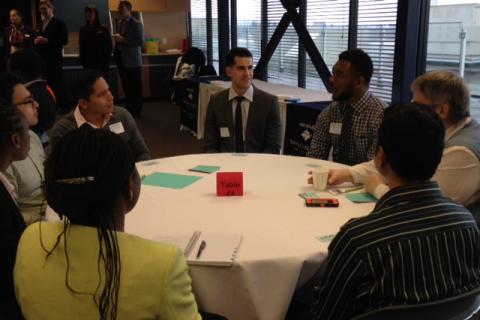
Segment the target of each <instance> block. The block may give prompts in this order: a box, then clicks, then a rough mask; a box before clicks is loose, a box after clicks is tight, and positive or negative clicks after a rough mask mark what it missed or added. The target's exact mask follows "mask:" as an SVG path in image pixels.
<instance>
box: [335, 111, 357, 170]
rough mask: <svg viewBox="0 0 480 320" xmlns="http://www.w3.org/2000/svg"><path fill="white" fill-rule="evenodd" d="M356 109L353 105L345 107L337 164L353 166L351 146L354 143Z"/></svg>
mask: <svg viewBox="0 0 480 320" xmlns="http://www.w3.org/2000/svg"><path fill="white" fill-rule="evenodd" d="M353 112H354V109H353V107H352V106H351V105H348V104H347V105H345V113H344V114H343V120H342V132H341V134H340V145H339V150H338V159H337V160H336V162H340V163H343V164H348V165H352V164H353V161H352V160H353V159H350V144H351V143H352V125H353Z"/></svg>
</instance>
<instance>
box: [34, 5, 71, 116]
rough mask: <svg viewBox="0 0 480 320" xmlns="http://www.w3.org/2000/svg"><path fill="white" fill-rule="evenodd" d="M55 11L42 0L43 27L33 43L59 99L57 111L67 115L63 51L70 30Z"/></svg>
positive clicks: (48, 80) (46, 75)
mask: <svg viewBox="0 0 480 320" xmlns="http://www.w3.org/2000/svg"><path fill="white" fill-rule="evenodd" d="M53 10H54V7H53V4H52V3H51V2H50V0H40V14H41V15H42V26H41V28H40V30H38V33H37V37H36V38H35V40H34V42H33V43H34V44H35V47H36V50H37V52H38V53H39V54H40V56H41V57H42V58H43V60H44V61H45V63H46V67H47V68H46V73H45V78H46V80H47V83H48V85H49V86H51V87H52V89H53V91H54V93H55V96H56V98H57V111H59V112H61V113H65V112H67V111H68V107H67V98H66V94H65V86H64V79H63V68H62V65H63V53H62V50H63V46H64V45H66V44H67V42H68V30H67V25H66V24H65V22H63V21H62V20H60V19H57V18H56V17H54V15H53Z"/></svg>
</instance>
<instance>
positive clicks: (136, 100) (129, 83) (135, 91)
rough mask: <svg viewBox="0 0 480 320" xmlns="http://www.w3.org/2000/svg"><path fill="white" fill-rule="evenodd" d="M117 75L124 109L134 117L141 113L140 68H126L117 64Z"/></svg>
mask: <svg viewBox="0 0 480 320" xmlns="http://www.w3.org/2000/svg"><path fill="white" fill-rule="evenodd" d="M118 73H119V75H120V80H121V81H122V87H123V92H124V93H125V107H126V108H127V110H128V111H129V112H130V114H131V115H132V116H134V117H138V116H139V115H140V113H141V112H142V67H134V68H126V67H124V66H123V65H121V63H120V64H118Z"/></svg>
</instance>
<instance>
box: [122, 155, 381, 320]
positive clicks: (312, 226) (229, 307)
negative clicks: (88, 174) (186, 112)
mask: <svg viewBox="0 0 480 320" xmlns="http://www.w3.org/2000/svg"><path fill="white" fill-rule="evenodd" d="M201 164H202V165H218V166H221V171H242V172H244V186H245V187H244V191H245V195H244V196H243V197H217V196H216V175H215V174H201V173H194V172H189V171H187V170H188V169H189V168H193V167H194V166H197V165H201ZM308 164H317V165H323V166H326V167H339V166H341V165H339V164H334V163H330V162H326V161H322V160H315V159H309V158H300V157H290V156H275V155H260V154H249V155H247V156H238V155H231V154H208V155H205V154H202V155H188V156H179V157H172V158H163V159H158V160H152V161H148V162H144V163H139V164H138V169H139V171H140V174H149V173H152V172H170V173H179V174H189V175H196V176H201V177H203V178H202V179H200V180H198V181H197V182H195V183H194V184H192V185H190V186H188V187H186V188H184V189H180V190H175V189H166V188H160V187H152V186H142V191H141V195H140V199H139V202H138V204H137V206H136V207H135V209H134V210H133V211H132V212H131V213H129V214H128V215H127V217H126V222H125V231H126V232H129V233H133V234H136V235H139V236H142V237H145V238H150V239H158V238H162V235H175V234H178V235H182V234H191V233H192V232H193V231H194V230H203V231H206V232H211V233H236V234H238V233H240V234H242V235H243V241H242V245H241V247H240V250H239V253H238V256H237V261H236V263H235V264H234V266H233V267H231V268H219V267H207V266H202V267H200V266H192V267H191V268H190V275H191V277H192V279H193V289H194V292H195V295H196V299H197V301H198V303H199V306H200V307H201V308H202V309H204V310H206V311H210V312H216V313H219V314H222V315H225V316H227V317H228V318H229V319H230V320H236V319H241V320H246V319H275V320H280V319H283V318H284V317H285V314H286V311H287V308H288V305H289V302H290V299H291V297H292V295H293V292H294V291H295V288H296V286H297V282H300V283H303V282H305V281H306V280H308V278H309V277H310V276H311V274H312V273H313V272H314V271H315V270H316V268H318V267H319V265H320V263H321V262H322V260H323V259H324V258H325V255H326V254H327V247H328V243H322V242H320V241H318V240H316V239H315V237H316V236H322V235H330V234H335V233H336V232H337V231H338V229H339V227H340V226H341V225H343V224H344V223H345V222H346V221H348V220H349V219H350V218H351V217H356V216H361V215H364V214H367V213H368V212H370V211H371V210H372V208H373V205H372V204H353V203H351V202H350V201H349V200H347V199H345V198H344V197H343V196H339V197H337V198H338V199H339V201H340V207H339V208H308V207H306V206H305V205H304V200H303V199H301V198H300V197H299V196H298V193H300V192H312V191H313V189H312V188H311V187H310V186H309V185H308V184H307V172H308V171H309V170H311V167H309V166H308ZM318 194H319V195H321V196H325V197H331V195H330V194H328V193H326V192H319V193H318ZM302 271H303V273H302V275H303V278H302V279H299V276H300V273H301V272H302Z"/></svg>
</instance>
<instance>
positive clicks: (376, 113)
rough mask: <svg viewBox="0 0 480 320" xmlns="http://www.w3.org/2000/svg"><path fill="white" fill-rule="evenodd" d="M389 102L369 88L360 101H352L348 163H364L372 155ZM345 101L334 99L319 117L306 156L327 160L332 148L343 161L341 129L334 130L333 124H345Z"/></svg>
mask: <svg viewBox="0 0 480 320" xmlns="http://www.w3.org/2000/svg"><path fill="white" fill-rule="evenodd" d="M385 107H386V105H385V104H384V103H383V102H382V101H381V100H380V99H378V98H377V97H375V96H374V95H372V94H371V93H370V92H369V91H367V92H366V93H365V94H364V95H363V97H362V98H360V100H358V101H357V102H355V103H353V104H352V108H353V109H354V112H353V115H352V127H351V129H350V130H351V141H350V148H349V153H348V161H347V162H346V163H347V164H350V165H353V164H357V163H362V162H365V161H368V160H370V159H372V158H373V156H374V155H375V149H376V146H377V131H378V128H379V127H380V124H381V123H382V119H383V109H384V108H385ZM345 111H346V103H345V102H340V101H334V102H332V103H331V104H330V105H329V106H328V107H326V108H325V109H324V110H323V111H322V112H321V113H320V114H319V115H318V118H317V121H316V123H315V129H314V131H313V137H312V141H311V143H310V149H309V150H308V152H307V157H311V158H318V159H324V160H327V159H328V155H329V154H330V149H332V157H333V161H335V162H339V160H340V155H339V153H340V144H341V134H340V133H341V130H339V131H337V132H335V130H333V131H332V127H331V126H332V124H340V123H343V119H344V116H345Z"/></svg>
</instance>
